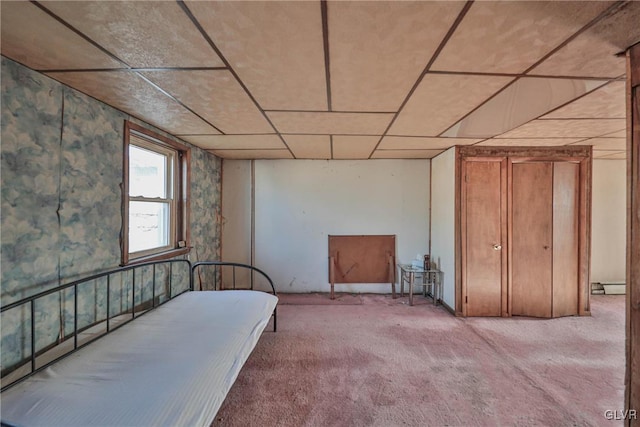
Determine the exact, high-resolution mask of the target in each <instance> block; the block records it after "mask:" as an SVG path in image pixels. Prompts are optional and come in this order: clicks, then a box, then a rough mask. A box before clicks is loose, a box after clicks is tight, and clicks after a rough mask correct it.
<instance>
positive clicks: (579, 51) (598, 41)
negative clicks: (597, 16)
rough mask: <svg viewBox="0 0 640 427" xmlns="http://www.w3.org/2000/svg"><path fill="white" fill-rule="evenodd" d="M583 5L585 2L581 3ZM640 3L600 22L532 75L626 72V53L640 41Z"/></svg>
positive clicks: (594, 75) (587, 75) (616, 75)
mask: <svg viewBox="0 0 640 427" xmlns="http://www.w3.org/2000/svg"><path fill="white" fill-rule="evenodd" d="M580 3H583V2H580ZM639 22H640V2H636V1H633V2H629V3H628V4H627V5H626V6H625V7H624V9H622V10H621V11H620V12H618V13H616V14H615V15H613V16H611V17H609V18H607V19H604V20H602V21H600V22H599V23H598V24H596V25H594V26H593V27H591V28H590V29H588V30H587V31H585V32H584V33H582V34H580V35H579V36H578V37H576V38H575V39H573V40H572V41H570V42H569V43H568V44H567V45H566V46H564V47H563V48H562V49H560V50H558V51H557V52H556V53H554V54H553V55H552V56H551V57H549V59H547V60H545V61H544V62H543V63H542V64H540V65H538V66H537V67H536V68H534V69H533V70H532V71H531V73H532V74H543V75H552V76H585V77H618V76H621V75H623V74H624V73H625V72H626V66H625V64H626V61H625V58H624V56H621V57H618V56H616V54H617V53H619V52H623V51H624V50H626V48H627V47H629V46H630V45H632V44H633V43H635V42H637V41H638V40H640V25H639V24H638V23H639Z"/></svg>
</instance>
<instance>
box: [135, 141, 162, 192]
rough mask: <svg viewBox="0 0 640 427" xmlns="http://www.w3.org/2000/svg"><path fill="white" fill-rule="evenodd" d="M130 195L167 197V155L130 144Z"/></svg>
mask: <svg viewBox="0 0 640 427" xmlns="http://www.w3.org/2000/svg"><path fill="white" fill-rule="evenodd" d="M129 195H130V196H133V197H136V196H142V197H160V198H163V199H166V198H168V197H167V156H166V155H164V154H160V153H154V152H153V151H149V150H145V149H144V148H140V147H136V146H135V145H129Z"/></svg>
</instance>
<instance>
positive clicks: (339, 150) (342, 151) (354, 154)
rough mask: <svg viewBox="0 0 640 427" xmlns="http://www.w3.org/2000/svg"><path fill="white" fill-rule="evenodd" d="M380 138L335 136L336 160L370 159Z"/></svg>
mask: <svg viewBox="0 0 640 427" xmlns="http://www.w3.org/2000/svg"><path fill="white" fill-rule="evenodd" d="M379 140H380V136H347V135H334V136H333V158H334V159H368V158H369V155H371V152H372V151H373V149H374V148H375V146H376V144H378V141H379Z"/></svg>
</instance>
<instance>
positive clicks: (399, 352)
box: [213, 294, 625, 427]
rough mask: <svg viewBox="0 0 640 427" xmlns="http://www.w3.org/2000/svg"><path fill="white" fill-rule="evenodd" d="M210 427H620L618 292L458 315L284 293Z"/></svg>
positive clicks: (423, 303)
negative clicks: (536, 312)
mask: <svg viewBox="0 0 640 427" xmlns="http://www.w3.org/2000/svg"><path fill="white" fill-rule="evenodd" d="M281 301H282V304H281V305H280V306H279V308H278V328H279V330H278V332H277V333H273V332H268V331H265V332H264V333H263V335H262V337H261V339H260V341H259V343H258V345H257V346H256V348H255V350H254V352H253V354H252V355H251V356H250V358H249V360H248V361H247V363H246V365H245V367H244V368H243V369H242V371H241V373H240V375H239V377H238V379H237V381H236V383H235V384H234V386H233V387H232V389H231V391H230V392H229V394H228V396H227V399H226V401H225V403H224V404H223V406H222V408H221V409H220V411H219V413H218V415H217V420H216V421H215V422H214V424H213V425H214V426H243V427H246V426H323V427H324V426H369V425H374V426H588V425H605V426H615V425H621V422H620V421H617V422H616V421H609V420H607V419H606V418H605V411H607V410H611V411H615V410H618V411H620V410H621V409H622V404H623V397H624V365H625V359H624V342H625V329H624V316H625V297H624V296H622V295H621V296H617V295H616V296H604V295H602V296H600V295H598V296H593V297H592V316H591V317H567V318H561V319H551V320H541V319H530V318H517V317H514V318H511V319H500V318H468V319H461V318H455V317H453V316H452V315H451V314H449V313H448V312H447V311H445V310H444V309H443V308H442V307H440V306H438V307H434V306H433V305H432V304H431V303H430V301H429V300H426V299H424V298H423V297H421V296H418V297H416V305H414V306H413V307H410V306H409V305H408V304H407V298H406V297H405V298H398V299H396V300H393V299H391V297H390V296H384V295H367V294H364V295H351V294H344V295H341V297H340V298H339V299H338V300H337V301H336V302H335V303H331V302H330V301H329V300H328V296H327V295H323V294H310V295H282V296H281Z"/></svg>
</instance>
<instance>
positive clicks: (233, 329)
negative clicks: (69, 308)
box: [0, 260, 277, 426]
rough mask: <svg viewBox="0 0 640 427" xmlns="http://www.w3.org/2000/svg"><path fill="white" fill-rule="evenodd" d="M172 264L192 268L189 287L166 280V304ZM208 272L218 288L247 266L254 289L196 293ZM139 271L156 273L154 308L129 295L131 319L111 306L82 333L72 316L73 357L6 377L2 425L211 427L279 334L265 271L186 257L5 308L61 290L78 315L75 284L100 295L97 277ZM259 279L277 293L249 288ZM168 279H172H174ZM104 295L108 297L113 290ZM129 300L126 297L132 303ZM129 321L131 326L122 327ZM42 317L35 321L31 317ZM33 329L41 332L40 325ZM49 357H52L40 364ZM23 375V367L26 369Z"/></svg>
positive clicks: (38, 356) (33, 359) (36, 360)
mask: <svg viewBox="0 0 640 427" xmlns="http://www.w3.org/2000/svg"><path fill="white" fill-rule="evenodd" d="M175 263H187V266H186V268H188V270H189V275H188V277H186V276H185V275H182V276H183V277H182V279H181V280H183V281H186V282H187V286H184V283H181V284H177V285H176V283H175V282H173V281H171V283H170V284H169V285H168V287H167V286H165V285H166V283H165V282H164V281H163V282H162V286H160V288H162V289H163V293H162V294H163V295H164V297H162V298H158V297H159V295H157V293H156V291H155V290H156V289H157V288H158V285H157V280H156V278H157V276H158V272H157V270H158V269H159V266H161V265H162V266H163V267H166V264H169V266H170V269H172V268H173V267H174V264H175ZM182 267H184V266H182ZM207 267H213V268H214V271H213V273H210V274H208V276H209V277H213V280H214V281H216V282H217V281H220V277H221V274H220V272H219V270H218V269H221V268H224V267H231V268H232V269H233V278H234V279H235V276H236V269H248V270H249V271H250V272H251V274H250V278H251V279H250V286H247V289H242V290H240V289H237V288H236V283H235V280H234V282H233V286H232V289H230V290H224V291H221V290H219V289H220V288H221V287H222V285H221V284H220V285H218V284H217V283H216V284H215V285H214V286H213V288H214V289H215V290H203V291H193V290H194V284H195V283H196V282H197V281H198V280H199V279H202V277H203V273H202V272H201V269H202V268H207ZM140 268H146V269H147V271H149V269H152V272H153V274H152V277H153V279H152V280H151V281H152V282H153V284H152V288H153V290H152V295H150V297H149V299H150V301H151V307H149V305H148V304H146V305H145V304H142V303H141V304H136V301H142V300H143V298H140V296H138V299H137V300H136V297H135V292H133V294H134V296H133V297H132V298H133V299H132V304H130V306H131V307H133V309H131V310H129V311H130V312H129V311H127V312H125V313H124V314H122V313H119V310H114V309H113V308H110V309H107V313H110V314H109V315H108V316H105V319H99V320H100V321H99V322H93V324H91V325H90V326H87V327H83V328H78V323H79V320H78V316H75V319H74V321H73V323H74V333H73V334H72V335H71V336H68V337H66V339H65V340H64V342H66V343H73V346H72V348H70V349H69V351H68V352H67V354H65V355H63V356H60V357H57V355H56V354H54V355H53V356H51V353H52V350H53V349H51V348H49V349H48V350H47V351H45V352H42V351H35V352H31V353H33V354H31V355H30V358H29V360H28V362H27V363H26V364H25V366H28V367H29V369H28V371H29V372H28V373H27V374H26V375H25V376H24V377H22V378H19V379H17V380H15V381H14V382H13V383H11V384H8V385H6V386H5V384H4V382H5V377H3V391H2V394H1V396H0V398H1V401H2V422H3V424H5V425H16V426H31V425H33V426H38V425H43V426H45V425H46V426H55V425H59V426H98V425H99V426H107V425H109V426H125V425H126V426H147V425H153V426H200V425H202V426H204V425H210V424H211V422H212V421H213V420H214V418H215V415H216V413H217V411H218V409H219V408H220V406H221V405H222V402H223V401H224V399H225V396H226V394H227V392H228V391H229V389H230V388H231V386H232V385H233V383H234V381H235V379H236V378H237V376H238V373H239V372H240V369H241V368H242V366H243V365H244V363H245V361H246V360H247V358H248V357H249V355H250V354H251V352H252V350H253V348H254V347H255V345H256V343H257V341H258V339H259V338H260V336H261V334H262V332H263V330H264V329H265V327H266V326H267V324H268V323H269V322H270V321H271V319H272V318H273V326H274V332H275V330H276V318H275V315H276V304H277V296H276V295H275V289H274V287H273V283H272V282H271V279H269V277H268V276H267V275H266V274H265V273H264V272H262V271H260V270H258V269H256V268H254V267H251V266H246V265H243V264H235V263H223V262H203V263H195V264H193V265H192V264H191V263H189V262H188V261H186V260H172V261H162V262H157V263H147V264H143V265H141V266H137V267H136V266H134V267H127V268H125V269H124V270H123V269H117V270H113V271H111V272H105V273H101V274H100V275H94V276H91V277H90V278H87V279H81V280H78V281H76V282H74V283H71V284H69V285H65V286H63V287H60V288H61V289H52V290H51V291H47V292H44V293H42V294H39V295H35V296H33V297H29V298H25V299H24V300H21V301H18V302H16V303H13V304H11V305H10V306H7V307H8V308H7V307H3V309H2V310H3V312H4V311H5V310H10V309H16V308H18V309H20V307H23V308H22V310H25V308H24V307H31V308H33V307H34V306H35V302H34V301H37V299H39V298H44V297H47V296H49V295H51V294H52V293H55V292H60V291H62V290H65V291H67V292H69V291H71V292H72V294H73V295H74V297H73V298H72V299H73V300H74V301H72V303H73V304H74V307H75V308H76V310H75V312H76V313H78V312H79V311H78V310H79V309H78V308H77V307H78V300H79V299H80V298H79V297H78V294H79V292H80V291H79V287H80V289H82V285H83V284H86V283H87V282H91V283H92V286H93V288H95V283H96V280H98V281H100V282H101V283H106V287H107V288H109V287H113V283H112V282H113V279H105V278H109V277H115V276H114V275H116V274H118V275H119V274H122V273H123V272H127V271H129V270H134V269H140ZM254 273H255V274H257V275H260V276H261V280H262V281H266V282H267V283H268V284H269V285H270V287H271V289H270V291H271V293H267V292H262V291H259V290H254V289H253V288H254ZM136 274H137V273H136V272H135V271H133V272H132V273H130V277H131V278H133V281H134V282H135V281H136V277H138V282H139V283H138V287H137V288H136V286H135V285H134V286H132V289H133V290H134V291H135V290H138V293H140V290H141V287H142V285H141V283H140V279H139V277H140V275H138V276H136ZM169 276H170V277H172V276H176V275H175V274H174V273H169ZM178 276H180V275H178ZM183 286H184V287H185V288H186V289H185V290H184V291H180V292H176V294H175V295H166V292H165V291H166V290H167V289H168V290H169V293H172V290H173V289H174V288H180V287H183ZM93 288H92V289H93ZM233 288H236V289H235V290H234V289H233ZM105 292H106V294H107V295H110V292H112V290H110V289H107V290H105ZM98 293H99V292H98ZM98 293H96V295H97V294H98ZM130 293H131V292H129V293H126V295H127V297H129V294H130ZM109 300H110V298H107V301H109ZM156 301H159V302H156ZM111 304H113V302H112V303H111ZM107 305H109V304H107ZM136 307H137V310H136ZM29 311H30V310H29ZM123 315H124V316H125V317H130V319H129V320H126V319H125V320H122V316H123ZM36 317H37V316H35V315H34V314H31V315H30V319H35V318H36ZM107 319H108V320H109V322H107ZM30 323H31V324H32V325H35V323H37V322H35V321H31V322H30ZM106 323H110V324H109V325H107V324H106ZM32 331H33V330H32ZM36 332H37V331H33V332H32V334H31V338H32V345H31V348H36V349H37V348H38V346H37V345H36V344H35V341H36V339H35V335H36ZM67 345H68V346H69V344H67ZM55 347H59V345H57V346H55ZM55 347H54V348H55ZM58 351H60V350H58ZM47 354H49V358H51V359H53V360H49V361H47V360H45V359H43V358H44V357H45V356H46V355H47ZM22 369H23V370H24V369H25V368H24V366H23V367H22ZM16 371H17V370H16ZM14 372H15V371H14ZM14 375H15V373H14Z"/></svg>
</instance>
